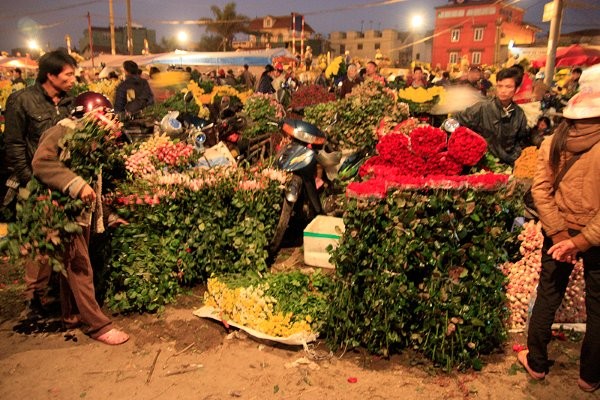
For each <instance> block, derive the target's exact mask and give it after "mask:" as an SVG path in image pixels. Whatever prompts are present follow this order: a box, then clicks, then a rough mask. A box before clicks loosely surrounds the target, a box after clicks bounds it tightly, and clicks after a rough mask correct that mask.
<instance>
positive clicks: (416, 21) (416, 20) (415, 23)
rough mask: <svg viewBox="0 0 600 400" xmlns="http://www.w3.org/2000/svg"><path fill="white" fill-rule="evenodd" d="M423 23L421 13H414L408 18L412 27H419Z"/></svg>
mask: <svg viewBox="0 0 600 400" xmlns="http://www.w3.org/2000/svg"><path fill="white" fill-rule="evenodd" d="M424 24H425V19H424V18H423V16H422V15H419V14H415V15H413V16H412V17H411V18H410V26H411V27H412V28H413V29H415V30H416V29H419V28H421V27H422V26H423V25H424Z"/></svg>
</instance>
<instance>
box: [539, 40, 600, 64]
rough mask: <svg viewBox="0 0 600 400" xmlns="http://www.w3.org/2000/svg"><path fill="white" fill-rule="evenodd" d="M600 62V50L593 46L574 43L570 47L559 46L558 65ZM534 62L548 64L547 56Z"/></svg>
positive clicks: (557, 52)
mask: <svg viewBox="0 0 600 400" xmlns="http://www.w3.org/2000/svg"><path fill="white" fill-rule="evenodd" d="M598 63H600V50H597V49H594V48H591V47H581V46H580V45H578V44H573V45H571V46H569V47H559V48H558V50H557V51H556V66H557V67H571V66H583V65H588V66H589V65H594V64H598ZM533 64H534V66H540V67H543V66H544V65H546V57H544V58H539V59H537V60H535V61H534V62H533Z"/></svg>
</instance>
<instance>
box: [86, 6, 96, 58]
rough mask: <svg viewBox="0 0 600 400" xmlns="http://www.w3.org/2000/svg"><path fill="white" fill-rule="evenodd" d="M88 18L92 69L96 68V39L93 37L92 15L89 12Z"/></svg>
mask: <svg viewBox="0 0 600 400" xmlns="http://www.w3.org/2000/svg"><path fill="white" fill-rule="evenodd" d="M87 20H88V38H89V39H90V55H91V57H92V69H94V40H93V39H92V17H91V16H90V12H89V11H88V13H87Z"/></svg>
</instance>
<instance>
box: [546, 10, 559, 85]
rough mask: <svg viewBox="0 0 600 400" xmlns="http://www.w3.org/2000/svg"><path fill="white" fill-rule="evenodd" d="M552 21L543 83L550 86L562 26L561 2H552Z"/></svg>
mask: <svg viewBox="0 0 600 400" xmlns="http://www.w3.org/2000/svg"><path fill="white" fill-rule="evenodd" d="M552 7H553V10H552V20H551V21H550V35H549V37H548V50H547V51H546V72H545V74H544V83H545V84H546V85H548V86H552V81H553V79H554V66H555V62H556V48H557V47H558V39H559V38H560V27H561V25H562V14H563V0H553V3H552Z"/></svg>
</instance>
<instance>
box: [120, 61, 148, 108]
mask: <svg viewBox="0 0 600 400" xmlns="http://www.w3.org/2000/svg"><path fill="white" fill-rule="evenodd" d="M123 69H124V70H125V80H124V81H123V82H121V83H120V84H119V86H117V92H116V95H115V112H118V113H123V112H125V111H127V112H129V113H131V114H135V113H136V112H138V111H141V110H143V109H144V108H146V107H147V106H149V105H151V104H154V95H153V94H152V90H151V89H150V85H149V84H148V81H146V80H145V79H143V78H142V77H141V76H140V74H139V67H138V65H137V64H136V63H135V62H134V61H131V60H127V61H125V62H124V63H123ZM126 106H127V107H126Z"/></svg>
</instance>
